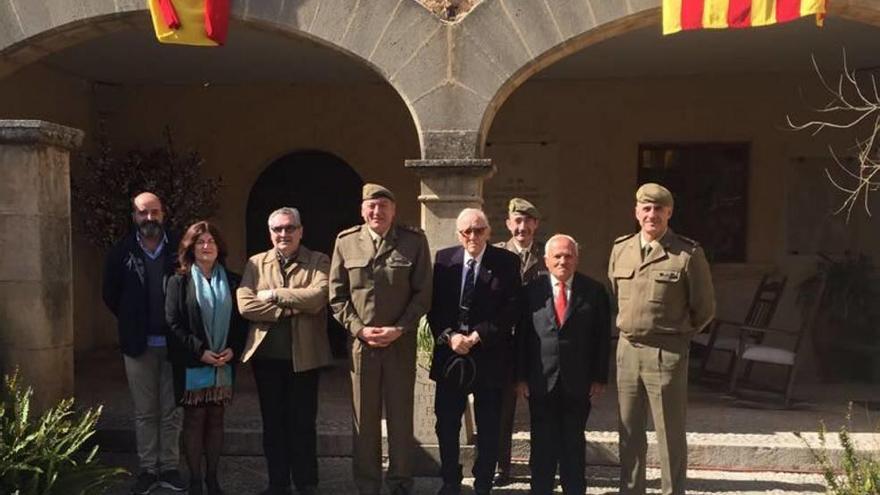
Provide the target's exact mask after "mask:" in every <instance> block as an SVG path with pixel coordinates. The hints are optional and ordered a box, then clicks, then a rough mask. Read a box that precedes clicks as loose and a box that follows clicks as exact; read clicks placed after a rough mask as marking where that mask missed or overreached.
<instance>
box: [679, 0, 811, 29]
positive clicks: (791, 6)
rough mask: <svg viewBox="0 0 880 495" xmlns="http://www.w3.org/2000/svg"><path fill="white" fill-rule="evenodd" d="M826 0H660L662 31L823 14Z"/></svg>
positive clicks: (757, 23)
mask: <svg viewBox="0 0 880 495" xmlns="http://www.w3.org/2000/svg"><path fill="white" fill-rule="evenodd" d="M825 9H826V0H663V34H672V33H677V32H679V31H682V30H690V29H724V28H747V27H752V26H766V25H768V24H776V23H779V22H788V21H793V20H795V19H799V18H801V17H804V16H808V15H815V16H816V25H817V26H821V25H822V21H823V20H824V18H825V12H826V10H825Z"/></svg>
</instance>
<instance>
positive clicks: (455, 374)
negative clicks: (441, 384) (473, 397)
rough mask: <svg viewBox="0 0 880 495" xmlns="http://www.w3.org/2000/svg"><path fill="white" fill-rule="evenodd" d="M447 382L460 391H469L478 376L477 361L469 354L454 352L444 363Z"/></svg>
mask: <svg viewBox="0 0 880 495" xmlns="http://www.w3.org/2000/svg"><path fill="white" fill-rule="evenodd" d="M443 378H444V379H445V381H446V383H448V384H449V385H452V386H453V387H455V388H457V389H458V390H460V391H463V392H464V391H469V390H470V388H471V386H472V385H473V384H474V380H475V379H476V378H477V363H475V362H474V358H472V357H471V356H468V355H467V354H453V355H452V356H449V358H448V359H447V360H446V363H444V365H443Z"/></svg>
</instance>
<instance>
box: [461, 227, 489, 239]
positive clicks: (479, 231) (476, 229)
mask: <svg viewBox="0 0 880 495" xmlns="http://www.w3.org/2000/svg"><path fill="white" fill-rule="evenodd" d="M487 228H488V227H468V228H466V229H464V230H459V231H458V233H459V234H461V235H463V236H465V237H468V236H469V235H471V234H473V235H483V232H485V231H486V229H487Z"/></svg>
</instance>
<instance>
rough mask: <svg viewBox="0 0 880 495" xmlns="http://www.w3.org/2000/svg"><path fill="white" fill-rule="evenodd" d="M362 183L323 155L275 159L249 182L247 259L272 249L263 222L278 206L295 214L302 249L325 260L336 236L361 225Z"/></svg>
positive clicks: (309, 153)
mask: <svg viewBox="0 0 880 495" xmlns="http://www.w3.org/2000/svg"><path fill="white" fill-rule="evenodd" d="M363 184H364V181H363V180H362V179H361V177H360V175H358V173H357V172H355V170H354V169H353V168H352V167H351V166H350V165H349V164H348V163H346V162H345V161H344V160H342V159H341V158H339V157H337V156H336V155H333V154H331V153H327V152H324V151H295V152H293V153H289V154H286V155H284V156H282V157H280V158H278V159H276V160H274V161H273V162H272V163H270V164H269V165H268V166H267V167H266V169H265V170H264V171H263V173H262V174H260V176H259V177H258V178H257V180H256V182H254V185H253V186H252V187H251V191H250V194H249V196H248V201H247V212H246V214H245V215H246V225H247V227H246V228H247V254H248V256H250V255H252V254H254V253H258V252H261V251H265V250H266V249H268V248H269V247H271V244H270V242H269V238H268V234H267V233H266V219H267V218H268V216H269V213H271V212H272V211H273V210H275V209H277V208H280V207H282V206H291V207H294V208H297V209H298V210H299V211H300V214H301V215H302V221H303V226H304V236H303V244H305V245H306V246H308V247H309V248H310V249H313V250H315V251H320V252H322V253H325V254H327V255H328V256H329V255H330V254H331V252H332V250H333V242H334V240H335V239H336V234H338V233H339V231H341V230H342V229H345V228H348V227H351V226H352V225H357V224H358V223H360V222H361V218H360V213H359V211H360V202H361V200H360V194H361V187H362V186H363Z"/></svg>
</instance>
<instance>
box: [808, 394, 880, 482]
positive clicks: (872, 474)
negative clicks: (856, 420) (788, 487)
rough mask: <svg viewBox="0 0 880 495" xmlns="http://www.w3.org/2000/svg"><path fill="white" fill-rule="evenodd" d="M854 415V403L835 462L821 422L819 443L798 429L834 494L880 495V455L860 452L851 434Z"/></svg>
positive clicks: (841, 437)
mask: <svg viewBox="0 0 880 495" xmlns="http://www.w3.org/2000/svg"><path fill="white" fill-rule="evenodd" d="M851 419H852V403H850V405H849V412H848V413H847V415H846V423H845V424H844V425H843V426H841V428H840V431H839V432H838V433H837V438H838V440H839V441H840V446H841V448H842V454H841V459H840V461H839V462H835V461H834V460H833V459H832V456H831V455H830V453H829V450H828V446H827V429H826V427H825V423H824V422H820V423H819V447H818V448H816V447H814V446H813V445H811V444H810V443H809V442H807V440H806V439H805V438H804V437H803V435H801V434H800V433H795V435H797V436H798V437H799V438H800V439H801V441H803V442H804V444H805V445H806V446H807V448H808V449H809V450H810V453H811V454H812V456H813V459H815V461H816V463H817V464H818V465H819V469H820V470H821V471H822V476H823V477H824V478H825V484H826V487H827V488H828V493H831V494H834V495H880V458H878V457H877V456H876V455H871V454H870V453H866V452H859V451H858V450H856V448H855V445H854V444H853V440H852V437H850V434H849V428H848V427H847V425H848V424H851Z"/></svg>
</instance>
